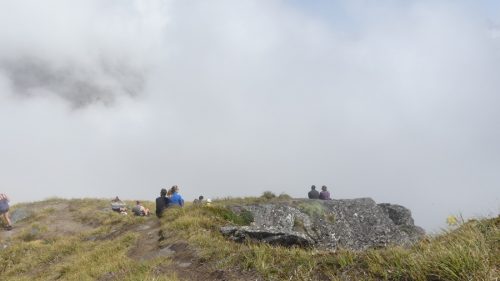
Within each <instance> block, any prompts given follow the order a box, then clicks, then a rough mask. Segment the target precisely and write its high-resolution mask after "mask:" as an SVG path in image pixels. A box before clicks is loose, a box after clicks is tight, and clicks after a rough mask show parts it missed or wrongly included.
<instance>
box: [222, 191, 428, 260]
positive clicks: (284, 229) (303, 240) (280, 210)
mask: <svg viewBox="0 0 500 281" xmlns="http://www.w3.org/2000/svg"><path fill="white" fill-rule="evenodd" d="M230 208H231V209H232V210H233V211H234V212H236V213H238V212H242V211H248V212H251V213H252V215H253V218H254V222H253V223H252V224H251V225H250V226H227V227H223V228H222V229H221V232H222V234H224V235H225V236H227V237H229V238H230V239H232V240H234V241H244V240H247V239H248V240H254V241H261V242H266V243H270V244H277V245H283V246H292V245H297V246H306V247H316V248H319V249H330V250H333V249H337V248H347V249H353V250H364V249H367V248H376V247H385V246H387V245H390V244H395V245H402V246H408V245H411V244H412V243H414V242H415V241H418V240H419V239H420V238H421V237H422V236H423V235H424V231H423V229H422V228H420V227H417V226H415V225H414V224H413V218H412V217H411V212H410V210H408V209H406V208H405V207H403V206H399V205H391V204H378V205H377V204H376V203H375V201H373V200H372V199H370V198H360V199H345V200H311V199H294V200H291V201H276V202H274V201H270V202H269V203H264V204H252V205H238V206H230Z"/></svg>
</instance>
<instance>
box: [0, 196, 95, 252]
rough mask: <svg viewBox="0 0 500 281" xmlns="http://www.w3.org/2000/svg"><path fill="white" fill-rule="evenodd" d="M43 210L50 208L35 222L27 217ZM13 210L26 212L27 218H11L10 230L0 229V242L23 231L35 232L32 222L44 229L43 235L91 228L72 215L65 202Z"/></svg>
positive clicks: (75, 231)
mask: <svg viewBox="0 0 500 281" xmlns="http://www.w3.org/2000/svg"><path fill="white" fill-rule="evenodd" d="M45 210H50V213H49V214H47V215H45V216H41V217H40V219H39V220H38V221H36V222H33V221H31V220H29V217H31V216H33V215H36V214H37V213H39V212H43V211H45ZM14 212H23V213H25V214H26V215H25V216H26V218H28V219H27V220H26V219H25V218H24V217H23V218H21V219H20V220H19V221H16V220H15V219H12V220H13V228H12V230H10V231H6V230H3V229H2V230H0V243H3V242H6V241H9V240H10V239H11V238H12V237H15V236H17V235H19V234H21V233H23V232H27V231H31V232H36V230H34V229H33V227H32V225H33V224H37V225H38V226H39V227H41V228H44V230H46V231H44V232H43V234H42V236H43V237H58V236H63V235H73V234H77V233H81V232H84V231H88V230H91V229H93V227H91V226H89V225H87V224H84V223H82V222H79V221H78V220H76V219H75V218H74V217H73V214H72V213H71V212H70V211H69V204H68V203H67V202H55V203H48V204H45V205H43V207H41V208H39V206H37V205H31V206H26V207H22V208H20V209H18V210H14V211H13V212H11V213H14ZM11 216H12V215H11ZM12 217H14V216H12ZM30 226H31V228H30Z"/></svg>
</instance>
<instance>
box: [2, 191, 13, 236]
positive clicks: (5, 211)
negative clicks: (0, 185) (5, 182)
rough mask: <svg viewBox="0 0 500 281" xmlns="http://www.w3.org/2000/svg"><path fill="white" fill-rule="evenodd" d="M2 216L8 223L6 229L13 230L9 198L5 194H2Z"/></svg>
mask: <svg viewBox="0 0 500 281" xmlns="http://www.w3.org/2000/svg"><path fill="white" fill-rule="evenodd" d="M0 215H2V217H3V219H4V220H5V221H6V222H7V226H5V229H6V230H11V229H12V222H11V221H10V216H9V197H7V195H5V194H3V193H0Z"/></svg>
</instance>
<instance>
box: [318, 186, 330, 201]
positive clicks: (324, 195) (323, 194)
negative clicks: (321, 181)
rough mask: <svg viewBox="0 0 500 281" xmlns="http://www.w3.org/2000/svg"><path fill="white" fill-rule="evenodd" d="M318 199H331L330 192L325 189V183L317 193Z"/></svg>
mask: <svg viewBox="0 0 500 281" xmlns="http://www.w3.org/2000/svg"><path fill="white" fill-rule="evenodd" d="M319 199H321V200H332V198H330V192H328V191H327V190H326V185H323V186H322V187H321V192H320V193H319Z"/></svg>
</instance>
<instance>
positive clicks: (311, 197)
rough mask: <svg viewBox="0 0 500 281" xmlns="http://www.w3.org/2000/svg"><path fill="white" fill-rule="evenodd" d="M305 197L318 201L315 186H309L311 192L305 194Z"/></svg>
mask: <svg viewBox="0 0 500 281" xmlns="http://www.w3.org/2000/svg"><path fill="white" fill-rule="evenodd" d="M307 196H308V197H309V199H319V192H318V191H317V190H316V186H315V185H313V186H311V191H309V193H307Z"/></svg>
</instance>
